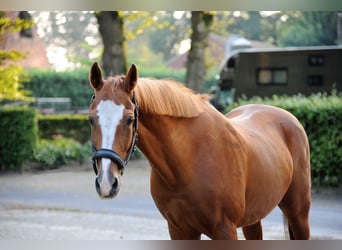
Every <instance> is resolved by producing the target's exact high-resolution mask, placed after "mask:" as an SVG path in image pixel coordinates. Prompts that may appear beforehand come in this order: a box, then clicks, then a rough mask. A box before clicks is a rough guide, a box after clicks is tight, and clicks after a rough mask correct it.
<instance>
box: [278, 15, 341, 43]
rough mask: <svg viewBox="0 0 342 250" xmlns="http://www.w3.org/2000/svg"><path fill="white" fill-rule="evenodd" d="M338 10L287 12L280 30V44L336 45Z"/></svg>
mask: <svg viewBox="0 0 342 250" xmlns="http://www.w3.org/2000/svg"><path fill="white" fill-rule="evenodd" d="M336 27H337V12H332V11H320V12H317V11H310V12H309V11H304V12H299V11H296V12H287V13H286V21H285V22H283V23H282V24H281V25H280V27H279V30H278V44H279V45H280V46H318V45H336V43H337V28H336Z"/></svg>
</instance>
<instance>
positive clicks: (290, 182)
mask: <svg viewBox="0 0 342 250" xmlns="http://www.w3.org/2000/svg"><path fill="white" fill-rule="evenodd" d="M90 83H91V86H92V88H93V89H94V97H93V100H92V103H91V105H90V108H89V121H90V124H91V137H92V147H93V163H94V164H93V165H94V170H95V173H96V175H97V176H96V181H95V183H96V190H97V192H98V194H99V195H100V197H103V198H111V197H114V196H115V195H116V194H117V193H118V191H119V189H120V182H121V175H122V171H123V169H124V167H125V165H126V164H127V162H128V160H129V157H130V155H131V153H132V151H133V149H134V146H135V143H136V141H137V140H136V139H137V133H138V134H139V140H138V141H137V146H138V147H139V149H140V150H141V151H142V152H143V153H144V155H145V156H146V157H147V159H148V161H149V163H150V165H151V194H152V197H153V199H154V202H155V204H156V206H157V207H158V209H159V211H160V212H161V214H162V215H163V216H164V217H165V219H166V220H167V223H168V228H169V233H170V236H171V238H172V239H200V237H201V234H205V235H207V236H208V237H210V238H212V239H237V230H236V228H237V227H242V229H243V233H244V235H245V237H246V239H262V228H261V223H260V221H261V219H263V218H264V217H265V216H266V215H267V214H269V213H270V212H271V210H272V209H273V208H274V207H275V206H277V205H278V206H279V207H280V209H281V210H282V211H283V213H284V216H285V217H286V219H287V221H288V228H289V232H290V237H291V239H309V238H310V228H309V209H310V204H311V193H310V187H311V181H310V152H309V145H308V139H307V136H306V133H305V131H304V129H303V127H302V126H301V124H300V123H299V122H298V120H297V119H296V118H295V117H294V116H293V115H291V114H290V113H288V112H287V111H285V110H283V109H280V108H276V107H271V106H266V105H247V106H242V107H239V108H236V109H234V110H233V111H231V112H230V113H229V114H227V116H224V115H222V114H221V113H220V112H218V111H217V110H216V109H215V108H213V106H212V105H210V104H209V102H208V101H207V97H205V96H203V95H196V94H194V93H192V92H191V90H189V89H187V88H185V87H184V86H183V85H181V84H178V83H175V82H174V81H170V80H156V79H149V78H138V71H137V68H136V66H135V65H132V66H131V68H130V69H129V71H128V73H127V75H121V76H115V77H108V79H106V80H105V79H103V77H102V72H101V69H100V68H99V66H98V64H97V63H94V64H93V66H92V68H91V70H90ZM138 122H139V127H138Z"/></svg>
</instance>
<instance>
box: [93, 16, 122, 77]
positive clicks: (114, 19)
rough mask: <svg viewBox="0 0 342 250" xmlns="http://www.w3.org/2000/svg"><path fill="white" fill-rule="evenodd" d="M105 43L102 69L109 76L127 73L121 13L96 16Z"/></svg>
mask: <svg viewBox="0 0 342 250" xmlns="http://www.w3.org/2000/svg"><path fill="white" fill-rule="evenodd" d="M95 16H96V18H97V22H98V24H99V32H100V35H101V37H102V42H103V54H102V67H103V69H104V71H105V74H106V75H107V76H110V75H117V74H125V73H126V72H127V65H126V54H125V35H124V28H123V22H124V21H123V17H122V16H121V15H120V13H119V11H101V12H98V13H96V14H95Z"/></svg>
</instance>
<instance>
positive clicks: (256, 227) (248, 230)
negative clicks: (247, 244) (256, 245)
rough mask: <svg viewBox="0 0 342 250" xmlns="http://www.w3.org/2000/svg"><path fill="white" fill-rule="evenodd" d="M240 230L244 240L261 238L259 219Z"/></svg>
mask: <svg viewBox="0 0 342 250" xmlns="http://www.w3.org/2000/svg"><path fill="white" fill-rule="evenodd" d="M242 232H243V235H244V236H245V238H246V240H262V226H261V221H258V222H257V223H255V224H252V225H249V226H244V227H243V228H242Z"/></svg>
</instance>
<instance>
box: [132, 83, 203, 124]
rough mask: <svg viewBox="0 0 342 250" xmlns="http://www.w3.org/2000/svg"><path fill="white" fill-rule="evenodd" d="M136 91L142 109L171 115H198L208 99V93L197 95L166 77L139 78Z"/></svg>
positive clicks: (154, 113) (152, 113)
mask: <svg viewBox="0 0 342 250" xmlns="http://www.w3.org/2000/svg"><path fill="white" fill-rule="evenodd" d="M136 93H137V102H138V104H139V106H140V107H141V110H144V112H148V113H149V114H151V115H167V116H171V117H185V118H191V117H197V116H198V115H199V114H200V113H201V112H202V111H203V109H204V105H205V102H206V101H207V100H208V97H207V96H206V95H196V94H194V93H193V92H192V90H190V89H188V88H186V87H185V86H183V85H182V84H180V83H177V82H175V81H172V80H166V79H164V80H157V79H151V78H139V79H138V84H137V89H136Z"/></svg>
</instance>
